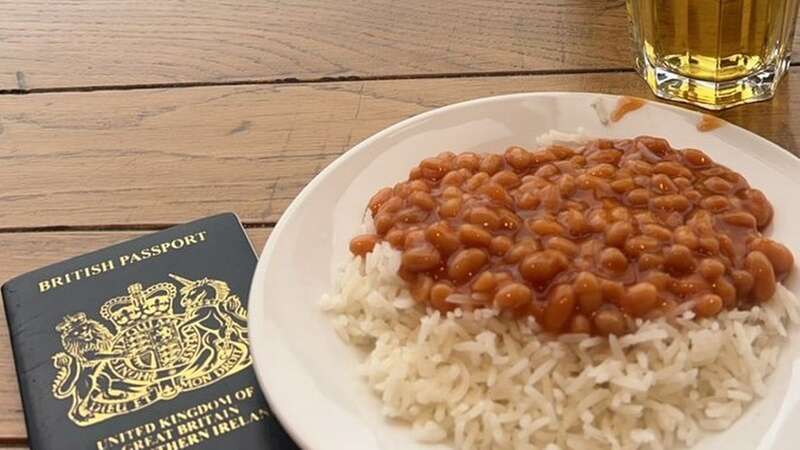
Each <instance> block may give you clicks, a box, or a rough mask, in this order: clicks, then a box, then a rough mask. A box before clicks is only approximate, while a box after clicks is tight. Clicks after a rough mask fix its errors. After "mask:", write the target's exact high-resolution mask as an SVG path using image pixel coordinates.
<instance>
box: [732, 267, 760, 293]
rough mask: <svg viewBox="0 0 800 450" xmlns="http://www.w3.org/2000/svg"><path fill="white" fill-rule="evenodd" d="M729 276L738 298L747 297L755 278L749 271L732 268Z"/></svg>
mask: <svg viewBox="0 0 800 450" xmlns="http://www.w3.org/2000/svg"><path fill="white" fill-rule="evenodd" d="M731 278H732V280H733V286H734V287H735V288H736V292H737V294H739V298H745V297H747V295H749V294H750V291H752V290H753V284H754V283H755V278H753V275H752V274H751V273H750V272H748V271H746V270H734V271H733V272H731Z"/></svg>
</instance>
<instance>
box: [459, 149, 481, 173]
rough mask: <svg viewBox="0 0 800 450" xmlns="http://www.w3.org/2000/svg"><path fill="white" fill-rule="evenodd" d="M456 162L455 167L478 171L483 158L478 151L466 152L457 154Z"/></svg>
mask: <svg viewBox="0 0 800 450" xmlns="http://www.w3.org/2000/svg"><path fill="white" fill-rule="evenodd" d="M454 163H455V167H457V168H459V169H469V170H472V171H476V170H478V168H480V165H481V160H480V158H479V157H478V155H477V154H476V153H473V152H464V153H461V154H460V155H456V158H455V161H454Z"/></svg>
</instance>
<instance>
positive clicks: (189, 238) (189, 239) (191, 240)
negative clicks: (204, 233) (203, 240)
mask: <svg viewBox="0 0 800 450" xmlns="http://www.w3.org/2000/svg"><path fill="white" fill-rule="evenodd" d="M186 242H187V243H188V244H197V239H195V238H194V235H192V234H190V235H189V236H186Z"/></svg>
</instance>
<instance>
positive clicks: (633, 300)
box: [620, 283, 658, 317]
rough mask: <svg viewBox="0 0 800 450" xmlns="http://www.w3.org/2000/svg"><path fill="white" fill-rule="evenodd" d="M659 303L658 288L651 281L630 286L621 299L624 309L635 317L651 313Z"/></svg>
mask: <svg viewBox="0 0 800 450" xmlns="http://www.w3.org/2000/svg"><path fill="white" fill-rule="evenodd" d="M657 303H658V290H657V289H656V287H655V286H653V285H652V284H650V283H638V284H635V285H633V286H631V287H629V288H628V291H627V292H626V293H625V296H624V297H622V299H620V306H621V307H622V309H623V311H625V312H626V313H628V314H630V315H631V316H634V317H642V316H644V315H645V314H647V313H649V312H650V311H651V310H652V309H653V308H655V307H656V304H657Z"/></svg>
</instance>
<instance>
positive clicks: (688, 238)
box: [675, 226, 698, 250]
mask: <svg viewBox="0 0 800 450" xmlns="http://www.w3.org/2000/svg"><path fill="white" fill-rule="evenodd" d="M675 243H676V244H680V245H683V246H684V247H687V248H688V249H690V250H694V249H696V248H697V245H698V239H697V235H696V234H694V232H693V231H692V230H691V229H690V228H689V227H687V226H680V227H678V228H676V229H675Z"/></svg>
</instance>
